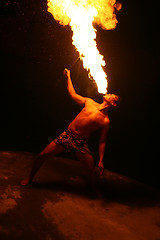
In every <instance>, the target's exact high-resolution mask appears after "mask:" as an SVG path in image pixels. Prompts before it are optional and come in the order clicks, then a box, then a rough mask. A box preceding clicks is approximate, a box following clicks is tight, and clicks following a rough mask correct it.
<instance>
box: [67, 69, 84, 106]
mask: <svg viewBox="0 0 160 240" xmlns="http://www.w3.org/2000/svg"><path fill="white" fill-rule="evenodd" d="M64 76H65V78H66V80H67V89H68V92H69V94H70V96H71V97H72V98H73V100H74V101H76V102H77V103H78V104H80V105H84V104H85V102H86V98H85V97H82V96H80V95H79V94H77V93H76V91H75V89H74V87H73V84H72V81H71V77H70V71H69V70H68V69H66V68H65V70H64Z"/></svg>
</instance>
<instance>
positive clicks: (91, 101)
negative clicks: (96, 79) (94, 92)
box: [85, 97, 96, 103]
mask: <svg viewBox="0 0 160 240" xmlns="http://www.w3.org/2000/svg"><path fill="white" fill-rule="evenodd" d="M85 99H86V103H96V102H95V101H94V100H93V99H92V98H89V97H86V98H85Z"/></svg>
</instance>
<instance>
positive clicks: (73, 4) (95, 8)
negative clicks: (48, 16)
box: [48, 0, 121, 94]
mask: <svg viewBox="0 0 160 240" xmlns="http://www.w3.org/2000/svg"><path fill="white" fill-rule="evenodd" d="M120 8H121V5H120V4H117V3H116V1H115V0H48V11H49V12H51V13H52V15H53V17H54V18H55V20H57V21H58V22H59V23H60V24H61V25H70V27H71V29H72V31H73V37H72V43H73V45H74V46H75V48H76V50H77V51H78V52H79V56H80V59H81V60H82V61H83V67H84V68H85V69H87V70H88V72H89V74H88V75H89V77H90V78H91V79H94V80H95V82H96V84H97V87H98V92H99V93H103V94H105V93H106V92H107V85H108V82H107V75H106V73H105V72H104V70H103V67H104V66H105V65H106V64H105V61H104V57H103V56H102V55H101V54H100V53H99V51H98V49H97V44H96V29H95V28H94V25H93V24H98V25H100V26H101V27H102V28H103V29H105V30H110V29H114V28H115V27H116V25H117V19H116V15H115V13H114V12H115V9H117V10H119V9H120Z"/></svg>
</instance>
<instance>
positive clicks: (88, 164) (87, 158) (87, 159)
mask: <svg viewBox="0 0 160 240" xmlns="http://www.w3.org/2000/svg"><path fill="white" fill-rule="evenodd" d="M76 156H77V158H78V159H79V160H80V162H81V163H82V165H83V166H84V168H85V169H86V170H87V172H88V174H89V178H90V181H91V188H92V190H94V191H95V192H97V175H96V172H95V164H94V160H93V157H92V155H91V154H89V153H82V152H78V151H77V152H76Z"/></svg>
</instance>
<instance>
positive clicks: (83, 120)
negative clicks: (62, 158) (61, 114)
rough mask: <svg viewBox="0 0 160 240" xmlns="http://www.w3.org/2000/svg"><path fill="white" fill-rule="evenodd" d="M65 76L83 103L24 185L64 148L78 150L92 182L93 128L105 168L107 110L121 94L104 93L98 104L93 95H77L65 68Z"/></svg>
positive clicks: (40, 159)
mask: <svg viewBox="0 0 160 240" xmlns="http://www.w3.org/2000/svg"><path fill="white" fill-rule="evenodd" d="M63 74H64V77H65V79H66V81H67V89H68V92H69V94H70V96H71V97H72V99H73V100H74V101H76V102H77V103H78V104H79V105H81V106H83V109H82V110H81V112H80V113H79V114H78V115H77V116H76V118H75V119H74V120H73V121H72V122H71V123H70V125H69V126H68V128H67V129H66V130H65V131H64V132H63V133H62V134H61V135H60V136H59V137H57V138H56V139H55V140H54V141H53V142H51V143H50V144H49V145H48V146H47V147H46V148H45V149H44V150H43V151H42V152H41V153H40V154H39V156H38V157H37V158H36V159H35V161H34V163H33V167H32V170H31V173H30V174H29V177H28V178H26V179H24V180H22V181H21V184H22V185H24V186H25V185H28V184H29V183H31V182H32V180H33V178H34V176H35V174H36V173H37V171H38V170H39V169H40V167H41V166H42V164H43V162H44V161H45V160H46V159H47V158H48V157H50V156H53V155H56V154H59V153H61V152H63V151H64V150H66V149H67V150H72V151H75V154H76V157H77V158H78V159H79V160H80V161H81V163H82V164H83V165H84V167H85V168H86V169H87V171H88V173H89V176H90V178H91V181H93V182H94V180H95V171H94V160H93V157H92V155H91V152H90V150H89V148H88V146H87V139H88V138H89V136H90V134H91V133H92V132H93V131H96V130H98V129H99V130H100V140H99V164H98V166H99V169H100V174H102V173H103V171H104V166H103V156H104V152H105V147H106V137H107V133H108V130H109V126H110V120H109V117H108V114H107V113H108V110H109V108H110V107H111V106H117V102H118V100H119V98H118V96H116V95H114V94H106V95H105V96H103V103H101V104H99V103H97V102H95V101H93V100H92V99H91V98H87V97H82V96H80V95H78V94H77V93H76V92H75V90H74V88H73V85H72V81H71V77H70V71H69V70H68V69H65V70H64V73H63Z"/></svg>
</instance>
